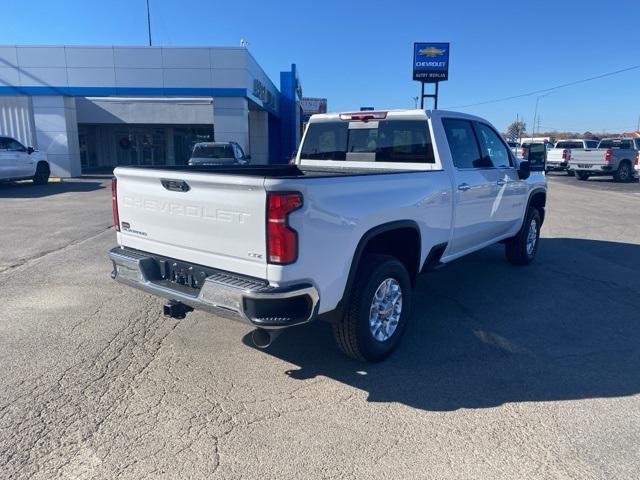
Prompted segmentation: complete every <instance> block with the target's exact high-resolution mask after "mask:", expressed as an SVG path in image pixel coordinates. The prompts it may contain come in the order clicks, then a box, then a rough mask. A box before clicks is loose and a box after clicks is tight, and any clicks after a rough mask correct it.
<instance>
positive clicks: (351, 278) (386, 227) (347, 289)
mask: <svg viewBox="0 0 640 480" xmlns="http://www.w3.org/2000/svg"><path fill="white" fill-rule="evenodd" d="M404 228H411V229H413V230H415V231H416V233H417V234H418V248H419V251H418V261H417V263H416V266H415V271H416V275H417V274H419V273H420V270H421V268H420V267H421V265H420V257H421V256H422V234H421V232H420V227H419V226H418V223H417V222H416V221H414V220H395V221H393V222H388V223H383V224H381V225H377V226H375V227H373V228H371V229H369V230H367V231H366V232H365V233H364V234H363V235H362V237H360V240H359V241H358V244H357V246H356V249H355V251H354V254H353V258H352V259H351V266H350V267H349V274H348V275H347V281H346V283H345V286H344V290H343V292H342V298H341V299H340V301H339V302H338V304H337V305H336V308H335V309H334V310H333V311H331V312H326V313H324V314H321V315H320V316H319V317H321V319H325V320H329V321H332V320H336V319H338V318H341V317H342V313H343V311H344V307H345V304H346V299H348V298H349V295H350V294H351V289H352V288H353V284H354V282H355V278H356V274H357V272H358V266H359V265H360V261H361V260H362V254H363V253H364V251H365V249H366V247H367V245H368V243H369V242H370V241H371V240H372V239H374V238H375V237H377V236H378V235H380V234H382V233H386V232H390V231H393V230H399V229H404ZM412 280H413V279H412Z"/></svg>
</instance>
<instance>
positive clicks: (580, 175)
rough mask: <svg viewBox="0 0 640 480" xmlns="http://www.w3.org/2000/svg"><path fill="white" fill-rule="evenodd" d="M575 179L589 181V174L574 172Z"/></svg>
mask: <svg viewBox="0 0 640 480" xmlns="http://www.w3.org/2000/svg"><path fill="white" fill-rule="evenodd" d="M576 178H577V179H578V180H582V181H584V180H589V174H588V173H587V172H581V171H580V170H576Z"/></svg>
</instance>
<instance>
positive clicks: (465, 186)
mask: <svg viewBox="0 0 640 480" xmlns="http://www.w3.org/2000/svg"><path fill="white" fill-rule="evenodd" d="M470 188H471V185H469V184H468V183H461V184H460V185H458V190H460V191H462V192H466V191H467V190H469V189H470Z"/></svg>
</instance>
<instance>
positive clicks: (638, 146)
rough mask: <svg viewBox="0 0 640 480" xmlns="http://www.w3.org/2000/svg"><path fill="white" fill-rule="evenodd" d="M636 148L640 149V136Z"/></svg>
mask: <svg viewBox="0 0 640 480" xmlns="http://www.w3.org/2000/svg"><path fill="white" fill-rule="evenodd" d="M635 141H636V150H640V138H636V140H635Z"/></svg>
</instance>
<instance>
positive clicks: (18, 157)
mask: <svg viewBox="0 0 640 480" xmlns="http://www.w3.org/2000/svg"><path fill="white" fill-rule="evenodd" d="M49 174H50V169H49V162H48V161H47V157H46V155H45V154H44V153H42V152H39V151H37V150H34V149H33V148H31V147H25V146H24V145H23V144H22V143H20V142H19V141H18V140H16V139H15V138H12V137H6V136H0V181H1V182H7V181H16V180H33V183H35V184H36V185H44V184H45V183H47V182H48V181H49Z"/></svg>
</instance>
